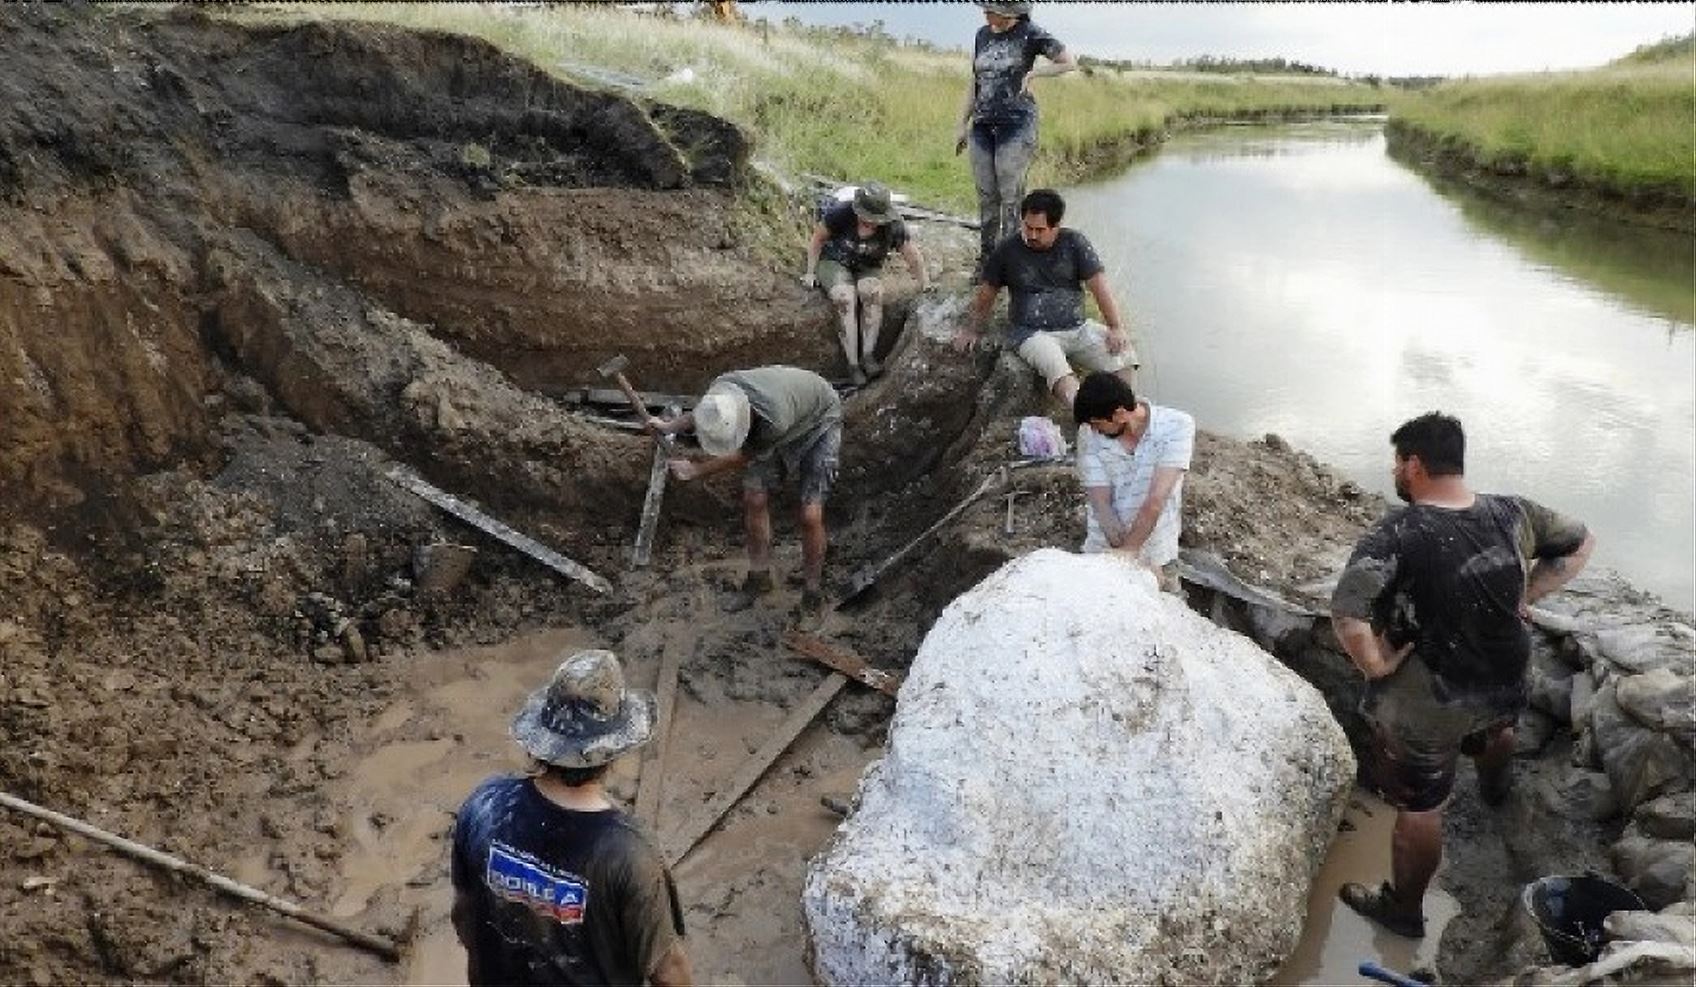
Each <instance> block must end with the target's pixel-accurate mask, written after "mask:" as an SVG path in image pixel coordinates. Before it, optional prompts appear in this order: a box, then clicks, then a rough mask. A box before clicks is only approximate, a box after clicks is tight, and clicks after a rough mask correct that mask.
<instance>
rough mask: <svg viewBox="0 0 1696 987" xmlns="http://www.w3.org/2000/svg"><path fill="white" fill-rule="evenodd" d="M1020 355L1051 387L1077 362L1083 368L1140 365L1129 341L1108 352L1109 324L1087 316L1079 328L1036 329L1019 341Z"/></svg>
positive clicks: (1118, 368) (1110, 368) (1116, 368)
mask: <svg viewBox="0 0 1696 987" xmlns="http://www.w3.org/2000/svg"><path fill="white" fill-rule="evenodd" d="M1019 358H1020V359H1021V360H1024V361H1025V362H1026V363H1028V364H1030V365H1031V368H1032V369H1033V370H1035V371H1036V372H1037V373H1039V374H1041V375H1042V379H1043V382H1044V383H1046V384H1047V385H1048V386H1049V387H1053V386H1054V382H1055V381H1057V380H1059V379H1060V378H1062V377H1065V376H1066V375H1068V374H1070V373H1071V372H1072V365H1073V364H1074V363H1075V364H1077V365H1078V367H1079V368H1080V369H1083V370H1123V369H1124V368H1126V367H1133V368H1134V367H1137V366H1139V365H1140V364H1138V363H1137V351H1136V348H1135V347H1133V346H1131V345H1130V343H1129V342H1128V341H1127V342H1126V344H1125V348H1124V349H1123V350H1122V351H1120V352H1119V353H1117V354H1114V353H1109V352H1107V327H1106V326H1104V325H1102V324H1101V323H1099V322H1097V321H1095V320H1094V319H1085V320H1084V323H1083V325H1080V326H1078V327H1077V328H1076V329H1060V330H1047V331H1043V332H1035V333H1032V334H1031V337H1030V338H1029V339H1027V340H1025V341H1024V342H1022V343H1020V344H1019Z"/></svg>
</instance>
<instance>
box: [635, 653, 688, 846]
mask: <svg viewBox="0 0 1696 987" xmlns="http://www.w3.org/2000/svg"><path fill="white" fill-rule="evenodd" d="M683 652H684V647H683V644H682V642H681V641H680V640H678V635H675V634H668V635H666V639H665V653H664V656H663V657H662V658H661V659H660V673H659V677H658V678H657V679H656V680H655V681H654V694H655V696H656V697H657V698H656V700H655V704H654V739H653V740H651V741H649V742H648V746H647V747H644V748H643V749H642V774H641V777H639V778H638V779H637V780H636V818H637V820H638V821H640V822H641V823H642V825H643V826H646V827H647V829H648V832H650V833H652V832H654V831H655V827H656V825H657V824H658V822H659V816H660V793H661V791H662V790H663V789H664V787H665V759H666V753H667V751H668V750H669V748H670V747H671V720H672V716H673V715H674V714H675V711H676V709H677V673H678V670H679V669H680V668H682V667H683Z"/></svg>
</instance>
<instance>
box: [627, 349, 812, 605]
mask: <svg viewBox="0 0 1696 987" xmlns="http://www.w3.org/2000/svg"><path fill="white" fill-rule="evenodd" d="M648 424H649V426H650V427H652V428H655V429H658V430H660V431H663V432H671V433H675V432H681V431H683V430H685V429H690V428H693V429H694V430H695V437H696V438H697V439H699V440H700V443H701V449H702V451H704V452H705V453H706V454H707V455H709V456H711V457H712V458H711V459H708V460H707V461H705V462H702V463H696V462H693V461H691V460H688V459H673V460H672V461H671V473H672V475H673V476H675V477H677V478H678V479H679V480H694V479H698V478H700V477H706V476H713V475H715V474H718V473H723V472H726V471H729V470H734V469H743V468H744V467H746V469H745V471H744V472H743V474H742V511H743V520H744V523H745V524H746V526H747V536H748V576H747V578H746V579H745V580H743V583H742V592H741V593H740V594H739V595H738V596H737V598H736V599H735V600H734V601H733V602H732V603H731V604H730V605H729V606H728V608H727V609H730V610H742V609H746V608H747V607H749V606H751V605H753V602H754V600H755V599H756V598H757V597H759V596H760V595H762V594H764V593H767V592H770V591H771V589H772V588H773V585H774V584H773V581H772V574H771V512H770V510H769V507H768V504H769V502H770V494H771V488H772V487H773V486H774V485H776V483H777V482H778V474H779V472H780V471H781V472H784V473H788V474H789V475H792V476H795V477H797V479H798V480H799V482H800V485H801V576H802V582H803V590H802V594H801V606H802V607H803V608H804V609H806V610H809V611H816V610H818V609H819V608H820V607H822V606H823V605H824V590H823V581H824V553H825V530H824V501H825V497H827V496H828V495H829V494H830V487H831V484H832V483H834V482H835V481H836V466H837V457H838V456H839V455H840V453H841V450H842V399H841V398H840V397H839V396H837V393H836V389H835V388H833V387H831V386H830V381H827V380H825V379H824V378H823V377H820V376H819V375H818V374H815V373H813V372H812V371H810V370H801V369H799V368H796V367H784V366H772V367H755V368H754V369H752V370H736V371H732V372H731V373H727V374H723V375H720V376H719V377H718V378H717V379H715V380H714V381H713V382H712V385H711V386H709V387H708V388H707V393H706V394H704V395H702V397H701V400H700V401H699V402H697V403H696V405H695V410H694V411H692V412H690V413H688V414H686V415H683V416H681V417H679V418H675V419H672V420H670V421H661V420H659V419H650V420H649V422H648Z"/></svg>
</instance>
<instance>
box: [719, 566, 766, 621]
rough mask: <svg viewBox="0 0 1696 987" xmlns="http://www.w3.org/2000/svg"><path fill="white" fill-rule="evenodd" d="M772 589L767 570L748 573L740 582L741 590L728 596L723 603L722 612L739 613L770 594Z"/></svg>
mask: <svg viewBox="0 0 1696 987" xmlns="http://www.w3.org/2000/svg"><path fill="white" fill-rule="evenodd" d="M772 587H773V583H772V579H771V572H770V571H769V570H768V571H765V572H750V573H748V577H747V578H746V579H744V580H742V588H741V589H739V590H737V591H736V592H734V593H732V594H730V599H729V600H726V601H725V604H724V612H725V613H741V612H742V611H744V610H746V609H748V608H749V607H752V606H753V605H754V603H755V601H757V600H758V599H759V598H760V597H762V596H764V595H766V594H767V593H770V592H771V591H772Z"/></svg>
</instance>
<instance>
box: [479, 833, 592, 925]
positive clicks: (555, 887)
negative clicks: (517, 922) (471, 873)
mask: <svg viewBox="0 0 1696 987" xmlns="http://www.w3.org/2000/svg"><path fill="white" fill-rule="evenodd" d="M483 879H484V881H485V882H486V883H487V884H488V885H489V890H491V891H493V892H494V893H495V894H497V895H499V896H500V897H501V898H503V899H505V900H507V901H513V902H517V903H518V904H521V905H524V906H526V907H527V908H529V909H530V910H531V911H533V912H535V913H537V914H538V915H542V916H544V917H546V918H550V919H553V920H554V921H556V922H558V923H560V924H561V925H577V924H579V923H581V922H582V921H583V910H584V909H585V908H586V907H587V906H588V904H589V885H588V884H587V883H586V882H585V881H584V880H583V879H582V878H581V877H578V876H577V875H575V874H572V873H570V872H569V871H560V870H554V869H552V868H550V867H546V866H544V865H542V864H540V863H537V862H536V860H535V858H533V857H531V856H530V855H529V854H526V853H522V852H520V851H517V850H514V849H512V848H511V847H507V846H503V845H501V844H499V843H497V844H494V845H493V846H491V847H489V866H488V870H487V871H486V872H485V873H484V876H483Z"/></svg>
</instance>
